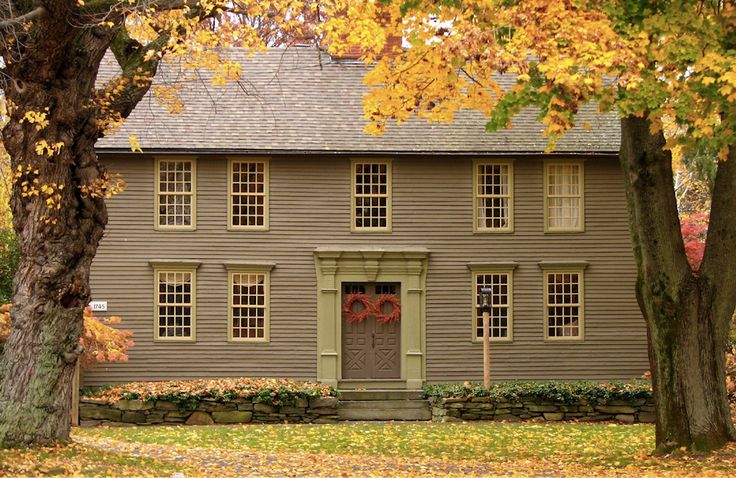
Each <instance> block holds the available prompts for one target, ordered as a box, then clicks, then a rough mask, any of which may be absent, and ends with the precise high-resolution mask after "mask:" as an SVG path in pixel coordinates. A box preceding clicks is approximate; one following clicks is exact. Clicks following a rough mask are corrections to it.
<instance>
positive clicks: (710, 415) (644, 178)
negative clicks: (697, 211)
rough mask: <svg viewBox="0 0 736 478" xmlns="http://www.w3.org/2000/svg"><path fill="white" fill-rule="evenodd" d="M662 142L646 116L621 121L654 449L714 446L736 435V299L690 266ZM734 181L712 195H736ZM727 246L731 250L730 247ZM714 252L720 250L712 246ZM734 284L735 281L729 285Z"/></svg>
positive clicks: (723, 170)
mask: <svg viewBox="0 0 736 478" xmlns="http://www.w3.org/2000/svg"><path fill="white" fill-rule="evenodd" d="M664 146H665V139H664V136H663V134H662V133H661V132H658V133H653V132H652V131H651V130H650V124H649V121H648V120H647V119H646V117H644V118H638V117H627V118H624V119H623V120H622V143H621V154H620V157H621V164H622V168H623V171H624V182H625V187H626V195H627V204H628V209H629V215H630V221H629V223H630V228H631V236H632V242H633V246H634V256H635V259H636V263H637V268H638V280H637V297H638V300H639V306H640V308H641V310H642V313H643V315H644V318H645V320H646V324H647V334H648V339H649V340H648V343H649V362H650V366H651V373H652V385H653V389H654V395H655V400H656V403H657V406H656V408H657V410H656V416H657V423H656V443H657V451H658V452H661V453H665V452H669V451H671V450H673V449H676V448H680V447H687V448H690V449H698V450H711V449H716V448H719V447H721V446H723V445H724V444H725V443H727V442H728V441H732V440H735V439H736V431H735V430H734V426H733V423H732V421H731V417H730V413H729V406H728V397H727V393H726V382H725V350H726V342H727V337H728V324H729V322H730V319H731V314H732V313H733V310H734V307H736V297H734V293H732V292H724V289H725V288H726V287H728V286H729V284H727V283H719V282H718V281H714V280H713V279H714V276H713V275H712V274H711V275H708V274H704V273H700V272H696V271H693V270H692V269H691V268H690V266H689V265H688V262H687V259H686V256H685V249H684V244H683V240H682V236H681V233H680V223H679V218H678V213H677V203H676V200H675V193H674V186H673V175H672V161H671V160H672V158H671V155H670V153H669V151H667V150H665V149H664ZM730 162H731V163H732V164H731V165H728V166H727V167H723V165H721V167H720V168H719V172H718V175H719V176H721V180H720V181H719V180H717V182H724V181H725V182H728V179H727V176H728V177H730V176H731V175H732V174H733V173H732V172H731V171H727V170H729V169H736V164H733V161H730ZM724 164H725V163H724ZM734 177H736V176H734ZM724 178H726V179H724ZM732 186H734V187H732V188H731V189H730V190H726V188H724V187H721V188H720V190H718V191H716V192H715V195H719V194H721V195H733V194H734V192H735V191H736V185H732ZM716 189H718V188H716ZM733 200H734V199H733V198H732V199H731V201H733ZM715 201H716V199H715V196H714V204H715ZM719 227H722V228H724V230H723V231H719V232H716V233H713V232H712V234H714V235H715V234H719V235H721V237H724V236H723V234H724V233H726V232H727V233H728V234H731V236H733V235H734V233H736V223H735V222H733V221H731V222H730V225H728V224H719ZM730 244H731V245H734V244H733V243H730ZM729 252H730V254H731V255H733V249H732V250H731V251H729ZM723 253H724V251H721V254H723ZM706 254H708V252H706ZM710 254H711V256H712V255H713V254H716V252H715V248H714V251H712V252H710ZM718 260H720V261H721V262H720V264H719V266H720V267H722V268H728V267H729V264H731V262H732V261H731V259H730V258H728V257H724V256H723V255H721V257H719V258H718ZM731 289H732V290H734V289H736V287H734V286H733V284H731Z"/></svg>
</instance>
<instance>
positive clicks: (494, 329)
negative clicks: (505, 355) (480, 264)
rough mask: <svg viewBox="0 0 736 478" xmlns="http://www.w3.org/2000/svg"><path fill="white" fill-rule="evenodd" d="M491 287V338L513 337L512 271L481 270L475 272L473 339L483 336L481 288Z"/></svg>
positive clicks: (500, 339)
mask: <svg viewBox="0 0 736 478" xmlns="http://www.w3.org/2000/svg"><path fill="white" fill-rule="evenodd" d="M483 288H488V289H491V293H490V306H491V310H490V314H489V319H490V321H489V325H490V327H489V335H488V336H489V338H490V339H491V340H499V341H502V340H511V338H512V316H513V314H512V293H513V292H512V272H511V271H510V270H508V271H479V272H475V273H474V274H473V293H474V296H475V307H474V309H473V339H474V340H481V339H482V338H483V313H482V311H481V307H480V306H481V304H482V298H481V289H483Z"/></svg>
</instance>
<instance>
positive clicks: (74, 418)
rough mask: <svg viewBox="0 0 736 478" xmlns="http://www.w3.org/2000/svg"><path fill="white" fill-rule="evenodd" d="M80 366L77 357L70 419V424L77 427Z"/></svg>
mask: <svg viewBox="0 0 736 478" xmlns="http://www.w3.org/2000/svg"><path fill="white" fill-rule="evenodd" d="M81 373H82V372H81V367H80V366H79V359H77V366H76V367H75V368H74V380H73V381H72V382H73V383H72V413H71V420H72V426H73V427H78V426H79V385H80V381H81V380H80V375H81Z"/></svg>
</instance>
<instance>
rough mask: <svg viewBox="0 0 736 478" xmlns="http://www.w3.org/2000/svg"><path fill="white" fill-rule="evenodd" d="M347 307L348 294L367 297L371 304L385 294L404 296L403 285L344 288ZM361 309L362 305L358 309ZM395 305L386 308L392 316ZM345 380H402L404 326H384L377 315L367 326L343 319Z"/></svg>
mask: <svg viewBox="0 0 736 478" xmlns="http://www.w3.org/2000/svg"><path fill="white" fill-rule="evenodd" d="M342 292H343V298H342V300H343V303H344V301H345V299H346V297H347V295H348V294H351V293H357V292H360V293H364V294H365V295H367V296H368V298H369V299H370V300H371V301H375V300H376V299H377V298H378V296H379V295H381V294H392V295H396V296H400V293H399V284H394V283H381V284H369V283H362V284H344V285H343V288H342ZM358 307H361V306H359V305H357V306H356V308H358ZM390 308H391V305H384V312H390ZM342 378H343V379H397V378H401V323H400V321H399V322H391V323H388V324H380V323H378V320H377V319H376V317H375V316H374V315H370V316H369V317H368V318H366V319H365V320H364V321H363V322H350V321H349V320H348V317H347V315H346V314H344V313H343V317H342Z"/></svg>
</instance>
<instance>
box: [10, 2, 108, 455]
mask: <svg viewBox="0 0 736 478" xmlns="http://www.w3.org/2000/svg"><path fill="white" fill-rule="evenodd" d="M54 13H55V12H52V15H53V14H54ZM63 13H64V12H56V14H57V15H58V16H61V17H62V18H61V19H59V18H58V16H57V17H54V16H52V17H51V18H50V21H48V22H47V25H45V28H47V29H48V31H47V32H45V34H40V35H39V36H38V37H37V38H36V43H35V44H33V45H32V46H33V47H34V48H33V49H29V50H28V51H26V52H24V55H23V57H22V59H21V61H19V62H18V63H17V64H13V65H10V66H9V69H10V72H11V75H12V78H14V80H15V81H14V83H13V85H12V86H10V87H7V88H6V91H5V93H6V98H7V99H8V101H9V104H10V105H11V108H10V119H9V122H8V124H7V126H6V127H5V129H4V130H3V140H4V143H5V147H6V149H7V151H8V153H9V154H10V157H11V165H12V169H13V172H14V173H16V178H15V183H14V185H13V196H12V199H11V206H12V210H13V216H14V217H13V219H14V227H15V230H16V233H17V236H18V244H19V248H20V255H21V259H20V264H19V267H18V271H17V274H16V277H15V288H14V294H13V304H14V307H13V311H12V317H13V326H12V331H11V334H10V337H9V339H8V341H7V343H6V344H5V350H4V353H3V356H2V358H1V359H0V447H7V446H18V445H25V444H30V443H45V442H52V441H57V440H63V439H66V438H68V436H69V427H70V416H69V413H70V405H71V395H72V389H71V388H72V382H73V375H74V369H75V365H76V362H77V357H78V355H79V353H80V352H81V348H80V345H79V338H80V334H81V332H82V327H83V319H82V313H83V310H84V307H85V306H86V305H87V304H88V302H89V299H90V288H89V271H90V265H91V262H92V259H93V257H94V255H95V252H96V250H97V246H98V243H99V241H100V239H101V238H102V234H103V231H104V227H105V224H106V222H107V212H106V209H105V204H104V200H103V198H102V197H101V196H100V194H99V193H100V191H95V190H94V187H95V186H96V185H97V186H99V184H100V181H101V180H102V178H103V170H102V169H101V167H100V166H99V164H98V161H97V157H96V154H95V151H94V144H95V142H96V140H97V138H98V136H99V128H98V125H97V124H96V121H97V117H96V111H95V108H92V107H90V106H91V105H92V100H93V98H94V86H95V85H94V83H95V78H96V76H97V69H98V66H99V64H100V61H101V59H102V56H103V55H104V53H105V50H106V48H105V44H106V42H105V39H106V38H105V34H104V33H102V34H100V33H101V32H100V31H93V30H96V29H89V31H84V30H83V29H75V28H74V27H73V26H71V23H72V22H71V21H68V20H67V19H64V18H63ZM111 36H112V34H111V33H110V32H109V29H108V33H107V43H108V44H109V39H110V37H111ZM28 112H38V113H45V114H46V119H47V120H48V125H45V126H44V125H43V124H39V123H38V122H35V123H33V122H29V121H28V117H27V116H26V115H27V113H28ZM41 141H45V142H46V144H48V145H56V144H63V145H62V146H61V148H60V150H58V151H57V152H53V153H48V151H41V152H39V151H38V148H39V144H43V143H40V142H41ZM44 186H45V187H44ZM49 187H50V188H53V192H49V191H50V190H49V189H48V188H49ZM57 205H58V206H57Z"/></svg>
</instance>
